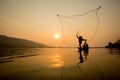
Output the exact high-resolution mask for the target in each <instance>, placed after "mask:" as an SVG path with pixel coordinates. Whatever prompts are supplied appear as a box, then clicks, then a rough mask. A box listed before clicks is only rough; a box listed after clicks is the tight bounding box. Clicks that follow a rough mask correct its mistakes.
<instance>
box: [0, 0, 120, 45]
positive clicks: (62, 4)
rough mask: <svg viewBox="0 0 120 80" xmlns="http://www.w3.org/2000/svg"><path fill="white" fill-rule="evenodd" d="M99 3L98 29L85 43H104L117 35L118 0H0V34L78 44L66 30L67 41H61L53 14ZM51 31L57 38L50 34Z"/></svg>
mask: <svg viewBox="0 0 120 80" xmlns="http://www.w3.org/2000/svg"><path fill="white" fill-rule="evenodd" d="M99 6H102V8H101V9H100V10H99V13H98V14H99V19H100V25H99V29H98V31H97V34H96V36H95V38H94V39H93V40H92V41H90V42H88V44H89V45H90V46H93V47H98V46H105V45H107V43H108V42H110V41H111V42H115V41H116V40H118V39H120V31H119V30H120V9H119V8H120V0H0V34H1V35H7V36H11V37H17V38H23V39H28V40H32V41H35V42H39V43H44V44H46V45H50V46H67V47H72V46H78V43H77V39H74V40H75V41H72V40H71V37H69V36H71V35H69V34H68V39H69V40H71V44H68V43H63V36H62V33H61V24H60V21H59V19H58V18H57V14H61V15H64V16H72V15H76V14H83V13H85V12H87V11H89V10H92V9H95V8H97V7H99ZM93 32H94V29H93ZM55 34H59V39H56V38H54V35H55ZM66 35H67V34H66ZM81 35H82V34H81ZM89 35H90V34H88V36H89ZM83 37H84V36H83Z"/></svg>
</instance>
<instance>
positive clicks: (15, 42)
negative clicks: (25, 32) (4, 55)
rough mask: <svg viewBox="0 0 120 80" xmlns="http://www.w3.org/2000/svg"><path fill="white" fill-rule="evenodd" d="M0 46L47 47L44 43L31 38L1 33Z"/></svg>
mask: <svg viewBox="0 0 120 80" xmlns="http://www.w3.org/2000/svg"><path fill="white" fill-rule="evenodd" d="M0 47H41V48H43V47H47V46H46V45H44V44H41V43H37V42H33V41H30V40H25V39H19V38H14V37H8V36H5V35H0Z"/></svg>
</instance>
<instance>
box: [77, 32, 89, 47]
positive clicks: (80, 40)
mask: <svg viewBox="0 0 120 80" xmlns="http://www.w3.org/2000/svg"><path fill="white" fill-rule="evenodd" d="M76 37H77V38H78V42H79V48H80V49H82V47H81V45H82V41H87V40H86V39H83V37H82V36H80V35H79V34H78V33H77V34H76Z"/></svg>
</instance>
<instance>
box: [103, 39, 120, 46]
mask: <svg viewBox="0 0 120 80" xmlns="http://www.w3.org/2000/svg"><path fill="white" fill-rule="evenodd" d="M105 48H120V39H119V40H117V41H116V42H115V43H112V42H109V43H108V45H107V46H105Z"/></svg>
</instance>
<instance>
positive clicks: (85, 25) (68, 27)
mask: <svg viewBox="0 0 120 80" xmlns="http://www.w3.org/2000/svg"><path fill="white" fill-rule="evenodd" d="M100 8H101V6H99V7H98V8H96V9H93V10H90V11H88V12H86V13H84V14H80V15H72V16H70V17H69V16H64V15H60V14H59V15H57V17H58V19H59V21H60V24H61V34H62V39H63V40H62V42H63V43H66V44H69V45H74V44H77V40H76V34H79V35H81V36H83V38H85V39H87V41H88V42H89V41H92V40H93V39H94V38H95V36H96V34H97V31H98V28H99V23H100V20H99V16H98V11H99V9H100Z"/></svg>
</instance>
